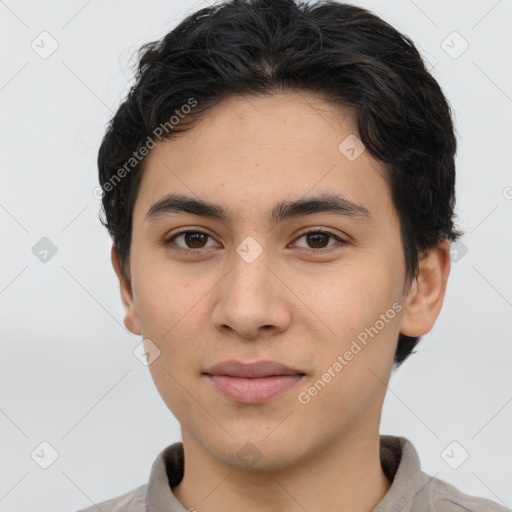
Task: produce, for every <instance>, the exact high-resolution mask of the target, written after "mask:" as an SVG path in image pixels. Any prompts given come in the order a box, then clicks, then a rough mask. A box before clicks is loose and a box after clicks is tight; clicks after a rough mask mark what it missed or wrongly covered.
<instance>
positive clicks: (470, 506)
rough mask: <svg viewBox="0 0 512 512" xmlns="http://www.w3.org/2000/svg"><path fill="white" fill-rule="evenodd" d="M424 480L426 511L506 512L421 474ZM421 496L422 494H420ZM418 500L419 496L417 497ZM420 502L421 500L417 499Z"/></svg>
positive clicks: (499, 506) (485, 500) (443, 482)
mask: <svg viewBox="0 0 512 512" xmlns="http://www.w3.org/2000/svg"><path fill="white" fill-rule="evenodd" d="M423 476H424V479H425V484H426V485H425V487H424V491H425V498H427V496H428V498H427V499H426V500H425V501H427V502H428V503H429V505H430V507H429V508H428V510H433V511H437V510H439V511H442V512H507V511H509V509H508V508H506V507H503V506H501V505H498V503H496V502H494V501H491V500H488V499H485V498H479V497H477V496H471V495H469V494H466V493H463V492H462V491H460V490H459V489H457V488H456V487H454V486H453V485H451V484H449V483H448V482H445V481H444V480H440V479H438V478H435V477H431V476H429V475H426V474H425V473H423ZM421 494H423V493H421ZM418 498H419V496H418ZM419 500H420V501H422V498H419Z"/></svg>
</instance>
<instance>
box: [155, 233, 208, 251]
mask: <svg viewBox="0 0 512 512" xmlns="http://www.w3.org/2000/svg"><path fill="white" fill-rule="evenodd" d="M181 237H183V241H184V243H185V246H181V245H179V244H176V242H175V241H176V240H178V239H179V238H181ZM208 238H212V237H211V236H210V235H208V234H207V233H203V232H202V231H181V232H180V233H176V234H174V235H172V236H171V237H169V238H168V239H166V240H165V241H164V245H171V244H174V245H177V248H174V250H176V251H178V252H186V253H190V252H197V249H202V248H204V247H208V246H207V245H205V242H206V241H207V239H208Z"/></svg>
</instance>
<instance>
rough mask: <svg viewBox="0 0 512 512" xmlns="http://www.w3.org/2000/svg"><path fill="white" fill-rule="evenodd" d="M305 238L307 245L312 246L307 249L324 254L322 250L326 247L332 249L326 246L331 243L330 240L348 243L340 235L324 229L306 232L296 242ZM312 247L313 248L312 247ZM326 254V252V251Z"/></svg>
mask: <svg viewBox="0 0 512 512" xmlns="http://www.w3.org/2000/svg"><path fill="white" fill-rule="evenodd" d="M304 237H306V238H305V240H306V243H307V244H309V245H310V247H305V248H306V249H312V250H313V251H315V252H316V251H318V252H322V250H323V249H324V248H326V247H331V246H332V245H336V244H331V245H327V246H326V245H325V242H328V241H329V238H330V239H335V240H337V241H338V242H341V243H342V244H343V243H346V242H345V241H344V240H343V239H342V238H340V237H339V236H338V235H335V234H334V233H332V232H331V231H326V230H322V229H313V230H310V231H306V233H302V235H300V236H299V237H298V238H297V239H296V240H300V239H301V238H304ZM311 246H312V247H311ZM324 252H325V251H324Z"/></svg>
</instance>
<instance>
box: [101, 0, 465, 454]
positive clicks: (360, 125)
mask: <svg viewBox="0 0 512 512" xmlns="http://www.w3.org/2000/svg"><path fill="white" fill-rule="evenodd" d="M455 151H456V139H455V135H454V128H453V124H452V119H451V111H450V108H449V105H448V103H447V101H446V99H445V97H444V95H443V93H442V91H441V88H440V86H439V85H438V83H437V82H436V81H435V79H434V78H433V77H432V76H431V75H430V74H429V73H428V71H427V70H426V68H425V66H424V63H423V61H422V59H421V57H420V55H419V53H418V51H417V50H416V48H415V46H414V44H413V43H412V41H411V40H410V39H408V38H407V37H406V36H404V35H403V34H400V33H399V32H397V31H396V30H395V29H394V28H393V27H391V26H390V25H389V24H387V23H386V22H385V21H383V20H382V19H380V18H379V17H377V16H376V15H374V14H372V13H370V12H369V11H367V10H365V9H362V8H359V7H355V6H351V5H345V4H340V3H336V2H321V3H318V4H314V5H309V4H298V3H296V2H293V1H292V0H281V1H270V0H254V1H237V0H233V1H230V2H226V3H223V4H218V5H216V6H212V7H208V8H205V9H202V10H200V11H198V12H196V13H194V14H191V15H190V16H188V17H187V18H186V19H185V20H184V21H183V22H182V23H180V24H179V25H178V26H177V27H176V28H175V29H174V30H172V31H171V32H170V33H169V34H167V35H166V36H165V37H164V38H163V39H162V40H160V41H155V42H153V43H149V44H147V45H145V46H144V47H143V48H142V49H141V50H140V60H139V67H138V71H137V76H136V82H135V84H134V85H133V87H132V88H131V90H130V92H129V94H128V96H127V98H126V99H125V101H124V102H123V103H122V105H121V106H120V108H119V110H118V111H117V113H116V114H115V115H114V117H113V119H112V120H111V122H110V124H109V126H108V128H107V132H106V135H105V137H104V139H103V142H102V145H101V148H100V151H99V157H98V166H99V178H100V184H101V186H102V189H103V198H102V202H103V209H104V219H102V222H103V223H104V224H105V226H106V227H107V229H108V230H109V232H110V234H111V236H112V239H113V249H112V262H113V265H114V268H115V270H116V273H117V275H118V277H119V280H120V286H121V294H122V298H123V304H124V307H125V311H126V316H125V325H126V326H127V327H128V329H129V330H130V331H131V332H133V333H134V334H137V335H141V336H142V337H143V338H144V339H147V340H151V343H152V344H154V346H157V347H158V349H159V350H160V356H159V357H158V358H157V359H155V361H154V362H153V363H152V364H151V366H150V369H151V372H152V376H153V378H154V380H155V383H156V385H157V387H158V389H159V391H160V393H161V395H162V397H163V399H164V401H165V402H166V403H167V405H168V406H169V408H170V409H171V410H172V412H173V413H174V414H175V416H176V417H177V418H178V420H179V421H180V423H181V424H182V427H183V426H184V427H185V428H186V429H187V430H188V431H189V432H193V435H194V437H195V438H196V439H199V438H201V435H206V436H207V437H208V436H210V437H209V439H210V440H211V441H212V443H213V438H214V437H215V436H217V435H218V436H219V437H222V436H226V432H227V431H229V433H230V435H232V437H233V436H235V437H237V438H242V437H244V436H250V435H254V436H256V437H258V436H259V435H261V434H262V433H263V432H268V431H269V430H270V429H271V428H272V426H275V425H276V424H277V422H278V420H279V418H282V412H283V409H282V406H283V402H282V400H288V401H289V402H287V403H289V405H291V404H293V406H294V407H297V408H298V412H297V413H296V414H295V415H294V417H295V420H290V422H289V427H290V431H291V432H292V435H291V437H290V439H296V437H295V436H299V435H301V436H302V439H303V438H304V435H306V437H308V439H309V441H310V445H311V446H313V445H315V443H316V448H318V447H319V443H321V442H323V441H321V440H322V439H328V438H329V432H324V434H325V435H324V437H321V436H320V435H319V434H318V432H316V433H315V431H314V429H311V430H310V431H308V432H309V433H307V434H304V432H302V434H301V433H300V432H299V429H301V428H303V427H304V424H307V423H308V421H309V422H313V421H314V422H315V423H316V422H318V421H319V419H318V418H321V417H324V416H325V424H328V423H329V422H330V426H329V427H325V428H326V429H327V430H329V431H330V434H331V435H332V436H335V435H336V432H339V430H340V428H341V429H343V428H344V429H346V430H347V432H348V431H349V430H350V427H355V426H356V425H357V424H358V422H362V421H363V419H364V418H366V417H367V415H371V417H372V418H373V419H374V420H377V419H378V416H379V414H380V408H381V406H382V400H383V397H384V392H385V385H384V384H383V382H385V381H386V379H387V378H388V377H389V372H390V370H391V367H392V366H393V365H394V366H395V367H397V366H399V365H400V364H401V363H402V362H403V361H404V360H405V359H406V358H407V357H408V356H409V355H410V354H411V353H412V352H413V348H414V347H415V345H416V344H417V343H418V341H419V340H420V338H421V336H422V335H423V334H425V333H426V332H428V331H429V330H430V329H431V328H432V326H433V324H434V322H435V320H436V318H437V316H438V313H439V311H440V309H441V305H442V301H443V297H444V292H445V287H446V280H447V278H448V274H449V267H450V264H449V244H450V242H451V241H454V240H456V239H457V238H458V237H459V236H460V235H461V233H460V232H459V231H457V230H456V229H455V227H454V205H455V164H454V156H455ZM169 194H173V195H174V196H173V197H172V199H173V200H172V201H170V200H169V197H167V199H168V200H167V201H165V198H166V196H168V195H169ZM178 196H179V197H178ZM340 197H342V198H343V199H345V200H346V202H345V203H343V205H342V208H341V210H343V212H342V213H343V214H340V211H341V210H340V204H339V198H340ZM308 201H309V202H308ZM299 202H300V203H301V204H299ZM334 203H336V204H337V208H335V207H334V206H333V205H334ZM326 205H330V206H326ZM335 210H336V211H335ZM286 212H288V215H286ZM290 212H295V215H291V214H290ZM297 212H300V213H297ZM185 228H186V229H185ZM180 230H181V231H189V232H192V233H189V234H188V235H186V234H185V235H184V234H182V235H181V236H180V235H179V232H180ZM325 231H327V232H329V233H328V235H326V234H325ZM308 232H311V233H310V234H309V235H307V233H308ZM322 232H324V233H323V234H322ZM329 236H330V238H329ZM249 255H250V256H249ZM363 333H366V336H365V335H364V334H363ZM354 342H355V345H356V346H358V347H359V350H358V349H357V348H355V345H354ZM347 351H349V352H351V353H352V356H349V355H348V354H347ZM343 354H347V358H344V361H345V362H344V363H343V364H342V366H343V368H342V369H339V370H337V369H333V368H334V366H335V363H336V361H337V359H336V357H337V356H338V355H343ZM349 357H350V359H349ZM226 359H243V360H260V359H273V360H278V361H281V362H284V363H285V364H289V365H293V366H295V367H299V368H300V369H301V370H302V371H303V372H304V373H305V379H304V380H303V383H304V385H303V386H302V388H301V390H302V392H303V393H305V394H302V402H301V399H300V397H299V393H298V391H299V390H298V389H295V390H294V391H292V392H290V394H289V395H287V396H286V397H285V398H283V397H278V398H276V399H275V400H273V401H270V402H269V403H266V404H264V406H243V405H242V406H241V405H240V404H238V405H237V406H236V407H235V404H233V403H232V402H230V401H229V400H223V399H221V398H219V396H218V395H216V394H215V392H214V391H212V390H211V389H210V388H208V387H207V385H205V383H204V381H203V379H204V375H203V372H204V371H205V370H206V369H207V368H208V367H209V365H210V366H211V365H212V364H214V363H217V362H219V361H223V360H226ZM346 359H349V360H348V361H346ZM338 362H340V361H339V360H338ZM340 364H341V363H340ZM337 368H339V366H337ZM368 369H371V370H372V372H373V374H374V375H373V377H372V375H371V374H369V372H368ZM326 372H327V373H329V372H330V375H331V378H328V377H325V379H328V381H329V382H331V381H332V383H329V384H328V385H326V386H325V389H323V390H322V391H321V393H320V391H319V389H318V386H317V392H316V393H315V392H314V391H311V392H310V391H308V390H311V386H312V385H313V384H314V383H315V382H318V380H319V379H320V380H325V379H322V375H325V374H326ZM334 375H335V376H334ZM371 378H373V382H372V384H368V380H369V379H371ZM336 379H337V380H336ZM379 381H380V382H379ZM185 390H186V391H185ZM317 394H318V395H319V396H318V397H316V395H317ZM190 396H193V397H194V400H193V401H191V398H190ZM294 396H295V398H294ZM308 397H309V398H308ZM312 397H315V398H314V399H312ZM306 402H307V403H306ZM198 403H201V404H202V407H199V406H198V405H197V404H198ZM191 404H192V405H191ZM194 404H195V405H194ZM320 404H323V405H320ZM237 407H238V408H241V407H245V408H247V411H245V414H244V415H243V418H240V417H236V416H235V415H234V414H233V411H234V410H240V409H237ZM262 407H263V409H264V410H266V411H267V415H262V414H261V410H262ZM340 407H347V408H348V409H349V410H350V411H351V413H350V414H348V415H346V416H344V417H343V418H339V419H338V420H337V421H335V422H332V421H331V420H329V415H330V414H331V413H329V410H330V411H333V409H334V410H336V409H338V410H339V409H340ZM208 408H210V411H217V412H218V414H219V417H221V418H226V420H225V421H226V423H225V425H224V427H225V428H221V426H220V423H219V422H218V421H217V420H215V421H214V419H212V417H211V416H208V415H207V414H206V413H205V411H206V409H208ZM308 408H309V410H308ZM312 408H315V409H314V413H313V411H312V410H311V409H312ZM192 410H194V413H193V412H192ZM194 414H195V415H201V416H204V418H205V421H207V422H208V421H209V422H211V423H212V429H213V430H215V429H216V428H217V431H218V432H216V433H213V430H212V431H211V432H209V433H208V434H204V432H203V434H201V432H199V430H200V429H199V427H197V424H196V423H195V422H194V421H193V415H194ZM311 425H313V423H311ZM198 429H199V430H198ZM223 430H224V432H223ZM228 437H229V436H228ZM272 438H273V439H274V440H275V443H276V444H275V446H274V447H273V448H274V449H275V452H274V453H278V452H279V453H280V455H281V456H284V457H285V459H286V457H287V456H288V455H289V453H288V452H286V446H287V445H286V443H283V439H280V437H279V435H274V436H272ZM204 439H205V438H204V437H203V441H204ZM270 439H271V438H270V437H269V438H268V439H267V441H268V442H271V440H270ZM218 440H219V439H218V438H216V442H217V441H218ZM278 441H279V442H278ZM204 442H205V444H208V443H207V442H206V441H204ZM306 444H307V443H306ZM217 445H218V446H219V447H220V448H218V449H219V450H220V451H221V452H222V453H224V455H225V456H226V457H227V455H226V454H227V452H228V448H227V445H226V444H225V445H222V443H220V444H219V443H217ZM266 447H267V448H269V446H268V445H266ZM223 450H224V451H223Z"/></svg>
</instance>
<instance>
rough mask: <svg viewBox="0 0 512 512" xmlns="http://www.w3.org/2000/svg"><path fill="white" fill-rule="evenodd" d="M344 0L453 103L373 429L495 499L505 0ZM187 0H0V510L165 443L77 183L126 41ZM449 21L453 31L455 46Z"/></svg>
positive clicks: (158, 409) (133, 482) (134, 480)
mask: <svg viewBox="0 0 512 512" xmlns="http://www.w3.org/2000/svg"><path fill="white" fill-rule="evenodd" d="M353 3H354V4H356V5H361V6H363V7H367V8H369V9H371V10H373V11H374V12H376V13H377V14H379V15H381V16H382V17H384V19H386V20H387V21H389V22H390V23H391V24H392V25H394V26H395V27H396V28H397V29H399V30H401V31H403V32H404V33H406V34H407V35H409V36H410V37H411V38H412V39H413V41H414V42H415V43H417V45H419V48H420V50H421V52H422V54H423V55H424V56H425V58H426V59H427V61H428V62H429V63H430V66H433V71H432V72H433V75H434V76H435V78H436V79H437V80H438V81H439V82H440V84H441V86H442V88H443V90H444V92H445V94H446V95H447V97H448V99H449V101H450V103H451V105H452V106H453V109H454V111H455V119H456V129H457V133H458V140H459V149H458V156H457V169H458V171H457V172H458V174H457V194H458V208H457V212H458V215H459V220H460V226H461V227H462V228H463V229H465V230H466V231H467V235H466V236H465V237H464V239H463V242H464V244H465V245H466V247H467V253H465V254H462V252H461V251H460V247H459V252H458V255H457V256H455V254H454V255H453V259H454V261H453V265H452V272H451V276H450V279H449V283H448V290H447V295H446V299H445V303H444V307H443V310H442V312H441V315H440V317H439V319H438V321H437V324H436V326H435V328H434V329H433V330H432V331H431V332H430V333H429V334H428V335H426V336H425V337H424V339H423V341H422V342H421V344H420V346H419V351H418V353H417V354H416V355H414V356H412V357H411V358H410V360H408V361H407V362H406V363H405V364H404V366H403V367H402V368H400V369H399V370H398V372H397V373H396V374H395V375H394V376H393V377H392V379H391V382H390V389H389V391H388V395H387V399H386V402H385V407H384V411H383V419H382V426H381V432H382V433H389V434H395V435H403V436H406V437H407V438H409V439H410V440H411V441H413V442H414V443H415V445H416V446H417V448H418V451H419V454H420V458H421V462H422V465H423V469H424V470H425V471H426V472H428V473H430V474H431V475H435V476H437V477H438V478H441V479H444V480H446V481H448V482H451V483H453V484H455V485H456V486H457V487H459V488H460V489H461V490H463V491H465V492H468V493H470V494H475V495H480V496H484V497H488V498H491V499H493V500H495V501H498V502H501V503H502V504H503V503H504V504H506V505H507V506H508V507H511V506H512V486H511V481H512V478H511V477H512V469H511V465H510V460H512V438H511V436H510V431H511V425H512V386H511V384H512V379H511V375H510V368H511V361H512V343H511V335H510V332H511V329H512V270H511V265H510V262H511V261H512V242H511V219H512V172H511V170H512V169H511V164H510V148H511V141H512V127H511V122H510V119H511V115H512V66H511V50H512V35H511V33H512V30H511V28H512V0H500V1H496V0H481V1H480V0H478V1H477V0H473V1H462V0H460V1H450V2H448V1H446V0H444V1H440V0H436V1H426V0H422V1H420V0H416V1H412V0H393V1H389V0H388V1H386V2H378V1H359V2H353ZM206 5H207V3H206V2H205V1H196V2H191V1H181V2H178V1H176V0H175V1H169V0H167V1H163V0H160V1H159V0H150V1H149V0H147V1H144V2H135V1H120V0H116V1H113V0H112V1H108V2H107V1H103V2H100V1H98V0H92V1H91V0H89V1H84V0H73V1H69V0H68V1H52V2H49V1H48V2H35V1H32V2H22V1H19V0H5V1H0V34H1V36H0V37H1V38H2V41H1V42H2V44H1V45H0V52H1V66H0V108H1V116H0V123H1V133H0V144H1V155H2V159H1V164H0V169H1V171H0V172H1V184H2V186H1V188H0V226H1V236H2V238H1V243H2V250H1V252H0V257H1V265H0V339H1V353H2V357H1V358H0V461H1V462H0V510H1V511H2V512H13V511H14V512H28V511H33V510H52V511H54V512H64V511H73V510H77V509H78V508H82V507H85V506H88V505H90V504H91V500H92V501H99V500H104V499H107V498H110V497H113V496H116V495H119V494H122V493H124V492H127V491H129V490H131V489H133V488H134V487H136V486H138V485H141V484H143V483H145V482H146V481H147V478H148V475H149V470H150V467H151V463H152V462H153V460H154V458H155V457H156V455H157V454H158V452H159V451H160V450H161V449H163V448H164V447H165V446H167V445H168V444H170V443H172V442H175V441H178V440H180V432H179V428H178V423H177V421H176V420H175V418H174V417H173V416H172V414H171V413H170V412H169V411H168V410H167V409H166V407H165V405H164V403H163V401H162V400H161V398H160V396H159V395H158V392H157V390H156V388H155V387H154V385H153V382H152V380H151V378H150V375H149V371H148V369H147V368H146V367H144V366H143V365H142V364H141V363H140V362H139V361H138V360H137V359H136V358H135V357H134V355H133V353H132V351H133V349H134V348H135V347H136V346H137V345H138V344H139V342H140V339H139V337H138V336H134V335H132V334H130V333H129V332H128V331H127V330H126V329H125V328H124V326H123V324H122V319H123V311H122V306H121V300H120V297H119V292H118V284H117V282H116V278H115V275H114V272H113V270H112V268H111V265H110V253H109V249H110V240H109V238H108V236H107V233H106V231H105V230H104V228H103V227H102V226H101V225H100V223H99V221H98V218H97V216H98V210H99V201H98V200H97V199H96V198H95V197H94V196H93V189H94V188H95V187H96V186H97V177H96V174H97V171H96V156H97V150H98V146H99V143H100V140H101V137H102V135H103V133H104V128H105V125H106V123H107V121H108V120H109V119H110V117H111V115H112V114H113V112H114V111H115V110H116V109H117V107H118V106H119V104H120V101H121V100H122V98H123V97H124V95H125V94H126V93H127V91H128V89H129V86H130V85H131V78H132V76H133V75H132V70H131V67H130V62H132V63H133V60H132V61H130V58H131V56H132V54H133V52H134V51H135V50H136V49H137V48H138V47H139V46H140V45H141V44H142V43H144V42H147V41H150V40H154V39H156V38H160V37H161V36H163V35H164V34H165V33H167V32H168V31H169V30H170V29H171V28H172V27H174V26H175V25H176V23H177V22H178V21H179V20H181V19H182V18H183V16H184V15H185V13H187V12H190V11H193V10H196V9H198V8H199V7H204V6H206ZM43 31H47V32H49V33H50V34H51V36H52V37H53V38H54V39H55V40H56V41H57V42H58V45H59V46H58V49H57V50H56V51H55V52H54V53H53V54H52V55H51V56H49V57H48V58H46V59H43V58H41V57H40V55H39V54H38V53H36V52H35V51H34V50H33V49H32V47H31V43H32V41H34V40H35V43H34V45H35V44H38V45H39V47H42V45H43V44H44V45H45V48H46V49H47V50H48V49H49V48H50V46H49V45H50V40H49V39H46V40H45V42H44V43H41V38H42V37H48V36H40V33H41V32H43ZM453 31H456V32H458V33H459V34H460V36H462V37H463V38H464V40H466V41H467V43H468V44H469V47H468V49H467V50H466V51H465V52H464V53H462V54H461V55H460V56H458V58H453V55H454V54H455V53H458V52H459V51H460V50H461V49H462V48H463V47H462V46H461V45H462V44H463V41H462V39H460V38H459V36H457V35H455V36H454V35H453V34H452V32H453ZM447 38H448V39H447ZM454 38H455V39H454ZM443 41H445V42H444V43H443ZM449 46H451V47H452V48H451V49H450V48H449ZM445 50H447V51H449V52H451V53H452V56H450V55H449V54H448V53H447V52H446V51H445ZM40 51H41V50H40ZM42 237H48V238H49V239H50V240H51V241H52V242H53V243H54V244H55V245H56V246H57V248H58V252H57V254H56V255H55V256H53V257H52V258H51V259H50V260H49V261H48V262H46V263H43V262H41V261H40V260H39V259H38V258H36V256H35V255H34V254H33V253H32V247H33V246H34V245H35V244H36V243H37V242H38V241H39V240H40V239H41V238H42ZM461 255H462V257H461ZM454 440H455V441H457V442H458V443H460V445H461V446H462V447H464V449H465V450H467V452H468V453H469V458H468V459H467V460H466V461H465V462H464V463H463V464H462V465H461V466H460V467H459V468H458V469H452V468H450V467H449V466H448V464H447V463H446V462H445V460H443V458H442V457H441V452H443V450H444V449H445V448H446V447H447V446H448V445H449V444H450V443H451V442H452V441H454ZM42 441H47V442H49V443H50V444H51V445H52V446H53V447H54V449H55V450H56V451H57V452H58V454H59V456H58V459H57V460H56V461H55V462H54V463H53V464H52V465H51V466H50V467H49V468H48V469H42V468H41V467H39V465H38V464H37V463H36V462H35V461H34V460H33V459H32V458H31V453H32V452H33V451H34V450H35V449H37V448H38V447H39V445H40V443H41V442H42ZM43 448H44V447H43ZM457 449H458V450H460V448H457ZM36 452H37V450H36ZM43 452H44V453H45V455H44V456H43V455H41V454H42V453H43ZM43 452H41V448H40V447H39V452H37V453H39V454H40V458H39V461H41V460H42V459H44V457H47V456H48V454H49V451H48V449H46V451H45V450H44V449H43ZM454 453H455V452H454ZM455 456H457V457H458V456H459V455H458V452H457V453H455ZM43 462H44V461H43Z"/></svg>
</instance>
